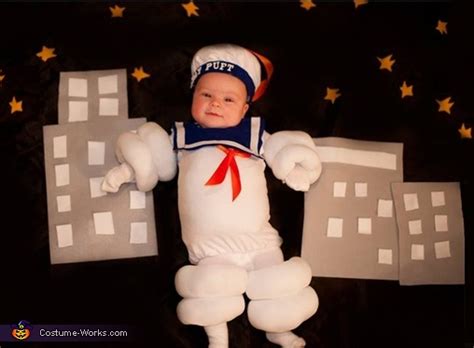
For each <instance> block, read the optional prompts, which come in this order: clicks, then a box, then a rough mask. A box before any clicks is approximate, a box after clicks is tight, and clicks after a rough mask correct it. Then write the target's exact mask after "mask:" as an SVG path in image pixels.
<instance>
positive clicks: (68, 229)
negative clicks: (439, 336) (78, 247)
mask: <svg viewBox="0 0 474 348" xmlns="http://www.w3.org/2000/svg"><path fill="white" fill-rule="evenodd" d="M56 235H57V237H58V247H59V248H64V247H68V246H71V245H72V244H73V241H72V225H71V224H68V225H58V226H56Z"/></svg>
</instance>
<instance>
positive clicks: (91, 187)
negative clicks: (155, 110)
mask: <svg viewBox="0 0 474 348" xmlns="http://www.w3.org/2000/svg"><path fill="white" fill-rule="evenodd" d="M126 89H127V87H126V71H125V70H110V71H87V72H69V73H62V74H61V77H60V96H59V102H58V104H59V117H58V119H59V122H60V124H59V125H50V126H45V127H44V128H43V134H44V154H45V171H46V184H47V201H48V220H49V243H50V255H51V263H53V264H56V263H68V262H80V261H95V260H108V259H119V258H131V257H139V256H151V255H157V253H158V252H157V240H156V233H155V220H154V208H153V195H152V192H148V193H143V192H139V191H138V190H137V188H136V186H135V185H134V184H126V185H123V186H122V187H121V189H120V191H119V192H118V193H113V194H110V193H106V192H103V191H102V190H101V189H100V185H101V182H102V179H103V177H104V175H105V174H106V173H107V171H108V170H109V169H111V168H112V167H114V166H116V165H117V164H118V162H117V160H116V158H115V153H114V148H115V146H114V145H115V142H116V140H117V137H118V136H119V135H120V134H121V133H123V132H125V131H133V130H136V129H137V128H138V127H139V126H140V125H141V124H143V123H145V122H146V120H145V119H144V118H136V119H128V110H127V98H126V95H127V93H126ZM103 96H107V98H103ZM104 100H105V101H104ZM71 101H74V102H79V101H80V104H77V103H76V104H75V103H72V104H71ZM71 105H72V106H71ZM78 105H79V106H78ZM71 115H72V116H71Z"/></svg>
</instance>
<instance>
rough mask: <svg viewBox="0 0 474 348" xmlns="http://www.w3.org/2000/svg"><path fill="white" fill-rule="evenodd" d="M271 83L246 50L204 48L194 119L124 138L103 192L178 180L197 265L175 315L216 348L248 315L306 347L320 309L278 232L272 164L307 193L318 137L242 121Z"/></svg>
mask: <svg viewBox="0 0 474 348" xmlns="http://www.w3.org/2000/svg"><path fill="white" fill-rule="evenodd" d="M261 63H262V65H263V66H264V67H265V68H266V70H267V71H266V72H267V80H268V78H269V77H270V76H271V71H272V67H271V63H270V62H269V61H268V60H267V59H265V58H264V57H262V56H260V55H257V54H256V53H253V52H251V51H249V50H247V49H245V48H243V47H240V46H236V45H231V44H220V45H212V46H207V47H204V48H201V49H200V50H199V51H198V52H197V53H196V54H195V55H194V57H193V60H192V66H191V70H192V82H191V87H192V88H194V93H193V102H192V107H191V114H192V116H193V118H194V121H195V122H189V123H182V122H176V123H175V125H174V127H173V130H172V134H171V136H169V135H168V133H167V132H166V131H165V130H163V129H162V128H161V127H160V126H159V125H157V124H156V123H153V122H149V123H146V124H144V125H143V126H141V127H140V128H139V129H138V130H137V132H136V133H132V132H127V133H124V134H122V135H121V136H120V137H119V139H118V141H117V145H116V154H117V158H118V160H119V162H120V163H121V165H120V166H118V167H115V168H113V169H112V170H110V171H109V173H108V174H107V175H106V177H105V179H104V182H103V185H102V189H103V190H105V191H108V192H117V190H118V189H119V187H120V185H121V184H123V183H125V182H133V181H134V182H136V185H137V187H138V189H139V190H141V191H149V190H151V189H153V187H154V186H155V185H156V184H157V183H158V181H159V180H163V181H166V180H171V179H172V178H173V177H174V175H175V174H176V170H177V164H178V165H179V176H178V206H179V214H180V221H181V231H182V238H183V241H184V243H185V245H186V247H187V250H188V254H189V260H190V262H191V263H192V265H188V266H185V267H183V268H181V269H180V270H179V271H178V272H177V274H176V277H175V286H176V290H177V292H178V293H179V294H180V295H181V296H182V297H183V300H182V301H181V302H180V303H179V305H178V308H177V314H178V318H179V319H180V321H181V322H182V323H184V324H193V325H199V326H203V327H204V329H205V331H206V333H207V335H208V338H209V347H213V348H224V347H228V331H227V322H228V321H230V320H232V319H234V318H235V317H237V316H239V315H240V314H242V312H243V311H244V310H245V300H244V296H243V294H244V293H245V294H246V295H247V297H248V298H249V299H250V302H249V305H248V310H247V314H248V318H249V321H250V323H251V325H252V326H254V327H256V328H258V329H260V330H264V331H265V332H266V337H267V339H268V340H269V341H271V342H273V343H275V344H278V345H280V346H282V347H303V346H305V341H304V339H302V338H301V337H298V336H297V335H295V334H294V333H293V332H292V331H291V330H293V329H295V328H296V327H298V326H299V325H300V324H301V323H302V322H303V321H305V320H306V319H308V318H309V317H311V316H312V315H313V314H314V313H315V312H316V310H317V307H318V297H317V295H316V292H315V291H314V290H313V289H312V288H311V287H310V286H309V284H310V282H311V269H310V267H309V265H308V264H307V263H306V262H305V261H304V260H303V259H301V258H299V257H293V258H291V259H290V260H288V261H284V258H283V254H282V251H281V249H280V245H281V243H282V240H281V238H280V236H279V235H278V232H277V231H276V230H275V229H274V228H273V227H272V226H271V225H270V223H269V219H270V209H269V202H268V196H267V186H266V180H265V176H264V169H265V162H266V163H267V164H268V165H269V167H270V168H271V169H272V171H273V173H274V175H275V176H276V177H277V178H279V179H281V180H282V181H283V182H284V183H286V184H287V185H288V186H289V187H291V188H293V189H295V190H297V191H307V190H308V188H309V186H310V184H312V183H313V182H315V181H316V180H317V179H318V177H319V175H320V174H321V163H320V161H319V158H318V156H317V154H316V149H315V145H314V143H313V141H312V139H311V137H310V136H309V135H308V134H306V133H304V132H298V131H283V132H277V133H274V134H272V135H270V134H268V133H267V132H265V130H264V122H263V120H262V119H261V118H259V117H251V118H244V116H245V114H246V112H247V110H248V108H249V103H250V102H251V101H253V100H255V99H256V98H258V97H259V96H260V95H261V94H262V93H263V92H262V91H263V89H264V87H265V86H266V83H267V82H268V81H261Z"/></svg>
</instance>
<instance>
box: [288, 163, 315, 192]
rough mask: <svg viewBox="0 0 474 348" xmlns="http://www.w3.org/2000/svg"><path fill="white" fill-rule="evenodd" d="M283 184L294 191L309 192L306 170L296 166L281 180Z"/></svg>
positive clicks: (309, 181) (308, 177)
mask: <svg viewBox="0 0 474 348" xmlns="http://www.w3.org/2000/svg"><path fill="white" fill-rule="evenodd" d="M283 182H284V183H285V184H287V185H288V187H290V188H292V189H293V190H295V191H303V192H306V191H308V190H309V185H311V178H310V175H309V172H308V171H307V170H306V169H304V168H303V167H301V166H300V165H296V166H295V168H293V170H291V171H290V173H288V175H287V176H286V178H285V179H283Z"/></svg>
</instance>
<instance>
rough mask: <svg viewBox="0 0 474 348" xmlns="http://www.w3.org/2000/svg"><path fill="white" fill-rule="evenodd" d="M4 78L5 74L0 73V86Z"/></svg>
mask: <svg viewBox="0 0 474 348" xmlns="http://www.w3.org/2000/svg"><path fill="white" fill-rule="evenodd" d="M1 72H2V71H1V70H0V73H1ZM4 78H5V75H0V86H1V85H2V81H3V79H4Z"/></svg>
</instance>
